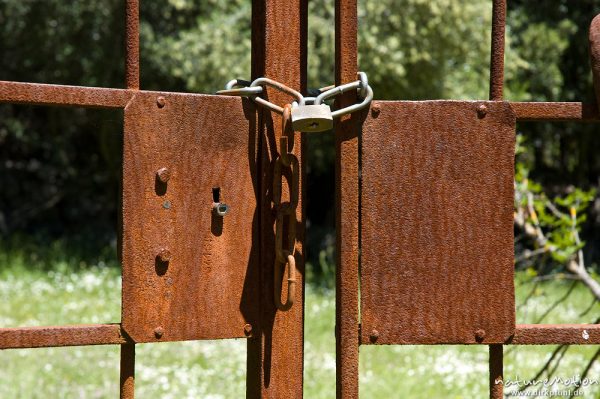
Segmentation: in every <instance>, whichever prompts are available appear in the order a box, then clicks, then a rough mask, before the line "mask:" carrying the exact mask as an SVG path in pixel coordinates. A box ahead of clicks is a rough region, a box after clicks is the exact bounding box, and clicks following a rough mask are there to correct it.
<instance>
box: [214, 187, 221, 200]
mask: <svg viewBox="0 0 600 399" xmlns="http://www.w3.org/2000/svg"><path fill="white" fill-rule="evenodd" d="M212 195H213V202H216V203H219V202H221V187H213V189H212Z"/></svg>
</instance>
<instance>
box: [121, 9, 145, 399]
mask: <svg viewBox="0 0 600 399" xmlns="http://www.w3.org/2000/svg"><path fill="white" fill-rule="evenodd" d="M125 87H126V88H127V89H133V90H139V88H140V3H139V0H126V1H125ZM122 201H123V198H122V197H121V198H119V202H120V203H121V209H122V208H123V203H122ZM122 236H123V217H122V215H120V218H119V245H118V247H119V248H118V252H119V259H122V253H121V250H122V245H121V240H122ZM119 386H120V398H121V399H133V398H134V391H135V344H133V343H132V344H125V345H121V365H120V384H119Z"/></svg>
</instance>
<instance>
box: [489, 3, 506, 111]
mask: <svg viewBox="0 0 600 399" xmlns="http://www.w3.org/2000/svg"><path fill="white" fill-rule="evenodd" d="M493 1H494V5H493V9H492V55H491V58H490V100H492V101H502V98H503V96H504V42H505V31H506V0H493Z"/></svg>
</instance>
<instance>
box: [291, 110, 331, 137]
mask: <svg viewBox="0 0 600 399" xmlns="http://www.w3.org/2000/svg"><path fill="white" fill-rule="evenodd" d="M292 127H293V129H294V131H299V132H307V133H313V132H323V131H325V130H330V129H332V128H333V117H332V116H331V108H329V105H327V104H319V105H299V106H297V107H294V108H292Z"/></svg>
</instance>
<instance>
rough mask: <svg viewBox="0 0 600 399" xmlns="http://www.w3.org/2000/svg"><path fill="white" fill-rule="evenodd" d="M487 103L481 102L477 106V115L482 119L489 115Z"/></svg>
mask: <svg viewBox="0 0 600 399" xmlns="http://www.w3.org/2000/svg"><path fill="white" fill-rule="evenodd" d="M487 111H488V109H487V105H485V104H480V105H479V106H478V107H477V116H478V117H479V118H480V119H481V118H485V116H486V115H487Z"/></svg>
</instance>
